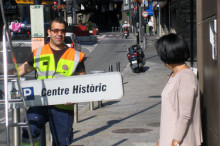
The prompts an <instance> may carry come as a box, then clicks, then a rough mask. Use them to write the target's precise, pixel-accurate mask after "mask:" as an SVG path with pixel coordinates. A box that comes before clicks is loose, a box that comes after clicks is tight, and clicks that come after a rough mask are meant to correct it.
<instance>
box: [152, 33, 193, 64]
mask: <svg viewBox="0 0 220 146" xmlns="http://www.w3.org/2000/svg"><path fill="white" fill-rule="evenodd" d="M155 46H156V49H157V53H158V55H159V57H160V59H161V60H162V61H163V62H164V63H167V64H178V63H184V62H185V61H187V60H188V58H189V56H190V53H189V48H188V45H187V43H186V41H185V40H184V39H183V38H182V37H181V36H180V35H177V34H173V33H171V34H168V35H165V36H162V37H161V38H160V39H159V40H157V41H156V43H155Z"/></svg>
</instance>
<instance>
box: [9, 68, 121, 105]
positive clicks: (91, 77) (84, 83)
mask: <svg viewBox="0 0 220 146" xmlns="http://www.w3.org/2000/svg"><path fill="white" fill-rule="evenodd" d="M21 86H22V87H21V88H22V91H23V95H24V98H25V101H26V105H27V106H28V107H31V106H45V105H56V104H65V103H67V102H72V103H78V102H89V101H101V100H113V99H120V98H121V97H123V94H124V91H123V84H122V77H121V74H120V73H119V72H111V73H97V74H88V75H81V76H72V77H63V78H54V79H45V80H29V81H21ZM8 95H9V97H10V98H11V99H16V98H20V97H19V94H18V88H17V83H16V82H13V83H11V82H10V83H9V91H8ZM13 107H19V104H16V105H13Z"/></svg>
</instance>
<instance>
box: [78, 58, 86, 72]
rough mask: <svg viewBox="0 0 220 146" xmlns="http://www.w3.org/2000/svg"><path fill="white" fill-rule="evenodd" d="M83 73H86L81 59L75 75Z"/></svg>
mask: <svg viewBox="0 0 220 146" xmlns="http://www.w3.org/2000/svg"><path fill="white" fill-rule="evenodd" d="M85 74H86V69H85V65H84V61H82V62H81V63H79V65H78V66H77V69H76V75H85Z"/></svg>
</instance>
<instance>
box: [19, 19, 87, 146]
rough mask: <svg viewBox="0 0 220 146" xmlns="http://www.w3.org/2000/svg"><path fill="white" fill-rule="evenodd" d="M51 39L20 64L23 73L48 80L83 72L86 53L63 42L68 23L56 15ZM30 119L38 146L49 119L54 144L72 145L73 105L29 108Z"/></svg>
mask: <svg viewBox="0 0 220 146" xmlns="http://www.w3.org/2000/svg"><path fill="white" fill-rule="evenodd" d="M47 32H48V35H49V36H50V42H49V43H48V44H46V45H44V46H43V47H40V48H37V49H35V50H34V51H33V52H32V55H30V56H29V58H28V59H27V61H26V62H25V63H24V64H22V65H21V66H19V67H18V74H19V75H20V76H22V75H24V74H27V73H29V72H31V71H33V70H36V71H37V79H48V78H57V77H65V76H67V77H68V76H72V75H84V74H86V72H85V66H84V61H83V60H84V55H85V54H84V53H82V52H78V51H76V50H75V49H73V48H68V46H66V45H65V44H64V38H65V32H66V23H65V21H64V20H63V19H61V18H55V19H54V20H53V21H52V22H51V24H50V28H49V29H48V30H47ZM27 114H28V120H29V123H30V129H31V134H32V137H33V141H34V145H35V146H38V145H39V136H40V132H41V129H42V127H43V126H44V125H45V124H46V122H49V124H50V130H51V133H52V137H53V146H67V145H70V144H71V142H72V139H73V129H72V125H73V104H72V103H66V104H65V105H53V106H41V107H30V108H29V109H28V112H27ZM29 145H30V140H29V137H28V130H27V128H23V134H22V146H29Z"/></svg>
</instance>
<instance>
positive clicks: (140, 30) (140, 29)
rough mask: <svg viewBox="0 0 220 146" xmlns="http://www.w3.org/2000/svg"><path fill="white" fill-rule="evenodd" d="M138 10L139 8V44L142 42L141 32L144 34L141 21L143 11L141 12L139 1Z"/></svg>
mask: <svg viewBox="0 0 220 146" xmlns="http://www.w3.org/2000/svg"><path fill="white" fill-rule="evenodd" d="M138 10H139V15H138V17H139V25H138V26H139V28H138V30H139V33H138V35H139V36H138V37H139V42H138V43H139V44H140V43H141V40H142V39H141V34H142V23H141V18H142V16H141V15H142V13H141V3H138Z"/></svg>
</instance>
